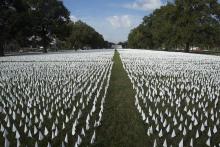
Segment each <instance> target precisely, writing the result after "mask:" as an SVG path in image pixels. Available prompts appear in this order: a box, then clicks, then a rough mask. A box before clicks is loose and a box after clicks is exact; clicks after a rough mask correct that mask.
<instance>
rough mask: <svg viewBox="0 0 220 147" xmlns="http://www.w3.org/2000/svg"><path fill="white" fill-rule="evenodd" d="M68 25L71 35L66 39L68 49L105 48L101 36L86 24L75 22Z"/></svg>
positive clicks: (105, 44)
mask: <svg viewBox="0 0 220 147" xmlns="http://www.w3.org/2000/svg"><path fill="white" fill-rule="evenodd" d="M69 25H70V26H71V34H70V36H69V38H68V42H69V44H70V48H74V49H82V48H84V47H89V48H104V47H106V46H107V43H106V42H105V40H104V39H103V36H102V35H101V34H99V33H98V32H96V31H95V30H94V29H93V28H92V27H90V26H89V25H87V24H86V23H84V22H82V21H77V22H72V23H70V24H69Z"/></svg>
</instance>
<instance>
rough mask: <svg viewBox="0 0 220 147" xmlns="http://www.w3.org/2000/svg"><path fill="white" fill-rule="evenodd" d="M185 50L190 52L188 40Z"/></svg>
mask: <svg viewBox="0 0 220 147" xmlns="http://www.w3.org/2000/svg"><path fill="white" fill-rule="evenodd" d="M185 52H186V53H188V52H189V42H187V43H186V48H185Z"/></svg>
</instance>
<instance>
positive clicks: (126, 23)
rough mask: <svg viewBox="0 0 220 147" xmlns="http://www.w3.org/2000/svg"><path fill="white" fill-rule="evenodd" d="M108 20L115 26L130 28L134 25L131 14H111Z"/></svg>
mask: <svg viewBox="0 0 220 147" xmlns="http://www.w3.org/2000/svg"><path fill="white" fill-rule="evenodd" d="M107 21H108V22H110V24H111V25H112V26H113V27H115V28H130V27H131V26H132V18H131V16H129V15H121V16H117V15H115V16H111V17H108V18H107Z"/></svg>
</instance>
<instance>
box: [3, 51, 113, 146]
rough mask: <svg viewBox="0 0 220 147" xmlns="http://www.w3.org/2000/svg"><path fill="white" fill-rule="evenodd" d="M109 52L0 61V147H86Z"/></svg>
mask: <svg viewBox="0 0 220 147" xmlns="http://www.w3.org/2000/svg"><path fill="white" fill-rule="evenodd" d="M113 54H114V50H107V51H92V52H91V51H87V52H79V53H68V54H64V53H63V54H49V55H32V56H16V57H13V56H11V57H3V58H1V59H0V146H5V147H8V146H35V147H38V146H39V147H41V146H48V147H50V146H70V145H71V146H74V147H78V146H80V145H84V146H88V145H90V144H93V143H94V142H95V139H96V128H97V127H99V126H100V125H101V120H102V113H103V109H104V107H103V106H104V103H105V97H106V92H107V89H108V86H109V80H110V75H111V68H112V65H113V62H112V57H113Z"/></svg>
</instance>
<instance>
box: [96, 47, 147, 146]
mask: <svg viewBox="0 0 220 147" xmlns="http://www.w3.org/2000/svg"><path fill="white" fill-rule="evenodd" d="M113 60H114V65H113V68H112V75H111V79H110V85H109V89H108V93H107V97H106V103H105V106H104V107H105V109H104V113H103V120H102V125H101V127H100V128H98V129H97V138H96V144H94V146H101V147H143V146H146V144H147V139H146V138H147V135H146V130H145V129H144V123H143V121H142V119H141V116H140V115H139V114H138V112H137V110H136V108H135V105H134V97H135V91H134V90H133V88H132V84H131V81H130V80H129V78H128V75H127V73H126V71H125V70H124V68H123V65H122V62H121V59H120V55H119V53H118V52H117V51H116V52H115V55H114V58H113Z"/></svg>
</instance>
